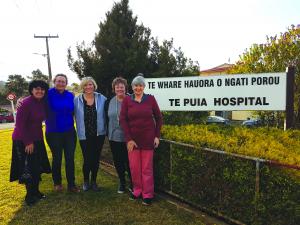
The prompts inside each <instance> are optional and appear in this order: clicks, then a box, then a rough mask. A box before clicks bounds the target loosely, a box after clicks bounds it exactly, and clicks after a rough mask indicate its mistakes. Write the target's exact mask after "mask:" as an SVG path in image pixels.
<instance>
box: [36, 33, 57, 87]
mask: <svg viewBox="0 0 300 225" xmlns="http://www.w3.org/2000/svg"><path fill="white" fill-rule="evenodd" d="M34 38H45V39H46V48H47V61H48V74H49V80H48V83H49V85H51V81H52V72H51V63H50V53H49V44H48V39H49V38H58V35H56V36H51V35H50V34H49V35H48V36H40V35H34Z"/></svg>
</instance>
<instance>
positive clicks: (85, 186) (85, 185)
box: [82, 182, 90, 191]
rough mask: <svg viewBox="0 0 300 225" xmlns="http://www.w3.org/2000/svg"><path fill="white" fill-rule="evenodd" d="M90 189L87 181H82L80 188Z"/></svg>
mask: <svg viewBox="0 0 300 225" xmlns="http://www.w3.org/2000/svg"><path fill="white" fill-rule="evenodd" d="M89 189H90V185H89V182H84V183H83V185H82V190H83V191H88V190H89Z"/></svg>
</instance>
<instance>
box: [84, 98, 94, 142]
mask: <svg viewBox="0 0 300 225" xmlns="http://www.w3.org/2000/svg"><path fill="white" fill-rule="evenodd" d="M83 102H84V125H85V136H86V137H91V136H97V110H96V104H95V101H94V103H93V105H88V104H87V102H86V100H85V99H84V97H83Z"/></svg>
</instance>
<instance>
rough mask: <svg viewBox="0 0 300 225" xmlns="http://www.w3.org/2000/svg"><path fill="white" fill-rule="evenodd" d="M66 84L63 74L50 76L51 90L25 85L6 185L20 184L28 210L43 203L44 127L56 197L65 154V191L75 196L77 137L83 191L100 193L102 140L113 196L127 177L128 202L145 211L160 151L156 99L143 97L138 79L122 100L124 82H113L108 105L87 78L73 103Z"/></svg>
mask: <svg viewBox="0 0 300 225" xmlns="http://www.w3.org/2000/svg"><path fill="white" fill-rule="evenodd" d="M67 83H68V78H67V76H66V75H64V74H57V75H56V76H55V78H54V80H53V84H54V87H53V88H51V89H49V87H48V85H47V83H45V82H44V81H41V80H34V81H32V82H31V83H30V85H29V93H30V96H29V97H26V98H25V99H24V100H23V101H22V103H21V104H20V106H19V108H18V110H17V117H16V124H15V129H14V132H13V135H12V139H13V147H12V163H11V174H10V181H15V180H19V182H20V183H25V186H26V191H27V192H26V196H25V202H26V203H27V204H28V205H32V204H34V203H36V202H37V201H38V200H39V199H42V198H45V195H44V194H43V193H41V192H40V191H39V182H40V180H41V174H42V173H50V172H51V169H50V163H49V160H48V157H47V153H46V148H45V144H44V140H43V132H42V122H43V121H45V124H46V134H45V136H46V140H47V143H48V145H49V147H50V150H51V153H52V178H53V184H54V190H55V191H57V192H61V191H63V189H64V187H63V185H62V176H61V163H62V153H64V157H65V167H66V178H67V183H68V186H67V190H68V191H70V192H74V193H77V192H80V188H78V186H77V185H76V184H75V175H74V153H75V148H76V142H77V137H78V139H79V143H80V146H81V150H82V154H83V168H82V171H83V185H82V190H83V191H88V190H90V189H91V190H93V191H99V190H100V189H99V186H98V185H97V173H98V169H99V158H100V154H101V150H102V146H103V143H104V140H105V136H106V135H107V136H108V139H109V144H110V147H111V151H112V155H113V160H114V165H115V168H116V171H117V173H118V177H119V187H118V193H124V192H125V189H126V178H125V173H126V172H127V174H128V178H129V179H128V180H129V184H128V187H129V188H130V199H131V200H135V199H137V198H140V197H141V198H142V200H143V201H142V203H143V204H144V205H150V204H151V201H152V199H153V197H154V179H153V152H154V149H155V148H157V147H158V145H159V137H160V129H161V125H162V116H161V113H160V110H159V107H158V105H157V102H156V100H155V98H154V97H153V96H152V95H148V94H146V93H144V88H145V79H144V77H143V76H141V75H138V76H136V77H135V78H134V79H133V81H132V90H133V94H131V95H127V94H126V93H127V89H128V86H127V81H126V80H125V79H123V78H121V77H117V78H115V79H114V80H113V82H112V91H113V92H114V94H115V96H114V97H113V98H111V99H110V100H109V101H108V100H107V98H106V97H105V96H103V95H102V94H100V93H98V92H96V90H97V84H96V82H95V80H94V79H93V78H91V77H85V78H83V79H82V81H81V84H80V87H81V89H82V93H81V94H80V95H78V96H76V97H74V95H73V93H71V92H69V91H68V90H66V86H67ZM74 117H75V122H76V130H75V127H74V119H73V118H74ZM76 131H77V132H76ZM26 171H30V173H29V174H30V175H29V176H25V175H26V174H25V175H24V173H26ZM27 175H28V174H27ZM24 177H25V178H26V179H24ZM28 177H29V178H28Z"/></svg>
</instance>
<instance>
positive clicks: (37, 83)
mask: <svg viewBox="0 0 300 225" xmlns="http://www.w3.org/2000/svg"><path fill="white" fill-rule="evenodd" d="M37 87H40V88H41V89H43V90H45V93H47V91H48V89H49V85H48V84H47V83H46V82H45V81H43V80H33V81H31V82H30V83H29V86H28V92H29V94H30V95H32V90H33V88H37Z"/></svg>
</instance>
